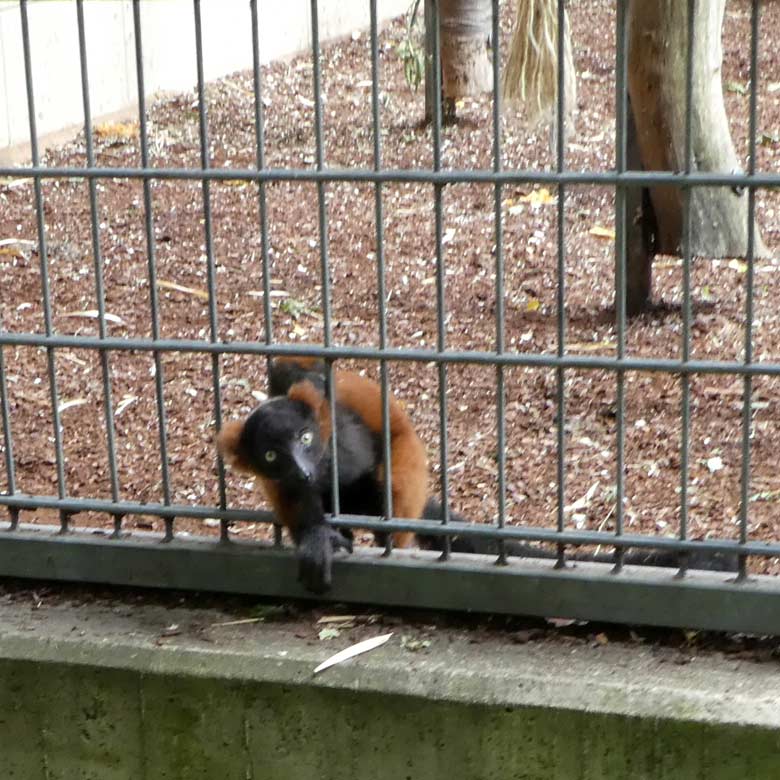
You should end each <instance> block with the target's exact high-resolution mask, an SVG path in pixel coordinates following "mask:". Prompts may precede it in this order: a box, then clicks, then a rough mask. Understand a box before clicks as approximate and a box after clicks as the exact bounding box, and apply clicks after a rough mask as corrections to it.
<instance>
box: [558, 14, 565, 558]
mask: <svg viewBox="0 0 780 780" xmlns="http://www.w3.org/2000/svg"><path fill="white" fill-rule="evenodd" d="M565 25H566V10H565V6H564V4H563V0H558V107H557V110H558V121H557V123H556V131H557V137H556V139H555V140H556V166H555V167H556V171H557V172H558V173H563V165H564V142H565V138H566V134H565V130H566V110H565V106H566V95H565V91H564V90H565V88H566V73H565V72H564V68H565V66H566V57H565V46H564V43H565V40H564V33H565ZM565 200H566V188H565V186H564V185H563V184H558V236H557V238H558V274H557V275H558V291H557V302H556V305H557V308H558V351H557V354H558V357H560V358H562V357H563V356H564V355H565V354H566V250H565V248H564V240H565V237H564V225H565V218H566V213H565V209H564V204H565ZM555 378H556V385H557V402H558V430H557V434H558V437H557V438H558V475H557V476H558V480H557V481H558V509H557V529H558V531H559V532H561V533H562V532H563V531H564V530H565V528H566V518H565V515H564V507H565V506H566V383H565V375H564V370H563V368H562V367H561V366H558V368H556V370H555ZM555 565H556V566H557V567H558V568H562V567H564V566H565V565H566V546H565V545H563V544H559V545H558V546H557V560H556V563H555Z"/></svg>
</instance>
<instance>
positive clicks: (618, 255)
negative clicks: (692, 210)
mask: <svg viewBox="0 0 780 780" xmlns="http://www.w3.org/2000/svg"><path fill="white" fill-rule="evenodd" d="M616 50H617V62H616V73H615V76H616V92H617V100H616V112H617V113H616V117H615V118H616V122H615V130H616V139H615V143H616V150H615V152H616V154H615V158H616V167H617V171H618V173H623V172H624V171H625V170H626V159H627V154H626V141H627V138H626V128H627V117H628V96H627V92H626V8H625V3H618V4H617V41H616ZM615 310H616V313H617V337H618V339H617V341H618V343H617V356H618V359H619V360H622V359H623V358H624V357H625V353H626V191H625V188H624V187H623V186H621V185H618V186H617V188H616V190H615ZM616 406H617V417H616V421H617V425H616V438H617V442H616V459H617V468H616V473H615V488H616V489H615V501H616V502H617V505H616V507H615V536H618V537H619V536H622V535H623V522H624V506H623V504H624V496H625V445H626V432H625V422H626V421H625V415H626V399H625V372H624V371H623V370H618V372H617V393H616ZM623 557H624V551H623V548H622V547H619V548H616V550H615V572H619V571H620V570H621V569H622V567H623Z"/></svg>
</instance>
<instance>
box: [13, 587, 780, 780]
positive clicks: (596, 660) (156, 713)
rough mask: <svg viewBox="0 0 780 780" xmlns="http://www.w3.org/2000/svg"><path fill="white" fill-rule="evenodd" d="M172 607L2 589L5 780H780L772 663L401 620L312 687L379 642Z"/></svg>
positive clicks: (778, 698)
mask: <svg viewBox="0 0 780 780" xmlns="http://www.w3.org/2000/svg"><path fill="white" fill-rule="evenodd" d="M177 601H178V600H174V599H170V598H169V599H162V601H161V603H155V596H154V595H153V594H149V595H148V597H147V598H146V599H144V598H142V597H140V596H139V594H138V593H135V594H129V595H126V596H124V597H117V598H110V597H107V596H106V594H105V592H101V593H90V592H88V591H83V592H80V593H76V594H73V595H71V596H70V597H69V596H68V594H67V592H66V593H65V594H60V593H57V591H56V590H55V589H53V588H47V589H45V590H40V589H38V590H36V591H28V592H21V591H19V590H18V589H15V590H12V591H11V592H10V593H9V595H8V596H4V594H3V588H2V585H0V626H2V630H0V704H1V706H0V777H1V778H2V780H144V779H145V778H148V780H163V779H164V780H214V778H219V779H224V780H247V778H249V780H260V779H261V778H273V780H288V779H289V780H369V779H370V780H461V778H462V779H463V780H629V778H630V780H772V779H773V778H777V777H780V675H778V672H777V662H776V660H767V661H765V662H756V661H754V662H747V661H745V662H739V661H735V660H734V659H732V658H728V657H722V656H721V655H720V654H718V653H715V652H709V653H707V652H706V651H703V652H702V654H701V655H699V656H696V657H693V658H691V659H689V662H688V663H687V664H684V665H679V664H675V663H671V662H670V661H671V658H670V657H669V656H668V655H666V654H665V653H664V648H663V647H660V648H655V647H653V646H652V644H650V643H648V644H647V645H641V644H638V643H634V644H621V643H620V642H609V643H607V644H601V643H592V644H588V643H578V644H574V645H572V644H571V643H569V642H565V641H563V640H562V639H561V640H560V641H557V640H555V639H546V640H540V641H538V642H537V641H533V640H532V641H528V642H526V643H523V644H516V643H514V642H512V641H511V636H510V635H509V634H508V633H504V634H503V635H502V634H501V633H500V632H495V634H494V635H493V636H492V638H491V637H486V636H485V635H484V634H477V635H476V638H477V639H478V640H479V641H477V642H473V641H471V639H472V636H471V634H470V632H469V630H468V629H466V630H464V629H458V630H448V629H447V628H445V627H443V626H439V627H438V628H435V629H431V628H428V629H423V630H424V631H426V634H425V635H426V636H427V642H428V645H427V647H426V648H425V650H424V651H419V652H410V651H409V649H407V648H405V647H404V643H403V642H402V636H403V635H405V634H409V635H411V636H412V637H414V636H415V635H416V634H419V632H420V631H421V628H420V626H419V624H418V625H404V624H403V623H400V624H399V620H398V618H397V617H396V619H395V624H394V626H393V630H394V632H395V633H394V635H393V636H392V637H391V638H390V640H389V641H388V642H387V643H386V644H385V645H383V646H382V647H381V648H380V649H378V650H375V651H373V652H370V653H368V654H366V655H364V656H361V657H360V658H357V659H353V660H351V661H349V662H347V663H345V664H342V665H338V666H335V667H333V668H331V669H328V670H327V671H325V672H323V673H322V674H319V675H317V676H313V675H312V670H313V669H314V667H315V666H316V665H317V664H318V663H319V662H321V661H322V660H324V659H325V658H326V657H328V656H329V655H331V654H332V653H334V652H335V651H337V650H340V649H342V648H343V647H345V646H347V645H349V644H350V643H351V642H354V641H357V640H358V639H359V638H364V637H365V634H366V633H384V632H386V631H388V630H389V629H388V628H387V627H386V626H384V627H383V626H381V625H376V626H373V627H371V628H368V629H365V630H364V631H363V632H361V633H356V634H354V635H352V634H351V630H350V629H343V630H342V634H341V636H339V637H338V638H337V639H335V640H331V641H318V640H317V632H318V631H319V629H320V628H321V625H319V624H317V622H316V621H317V617H318V615H319V614H321V612H318V611H316V610H312V611H310V612H302V613H301V612H299V613H296V617H295V619H294V620H293V621H290V622H289V624H288V623H286V622H285V620H286V619H285V618H279V617H277V618H276V619H275V620H273V621H272V622H268V623H263V622H251V621H250V622H243V623H238V624H236V623H232V625H231V621H234V620H235V619H236V618H237V617H241V616H243V615H245V614H246V613H245V610H246V607H247V605H246V604H245V605H244V606H243V607H242V608H241V609H240V610H239V611H238V612H235V611H233V612H229V611H228V612H226V611H224V610H222V609H219V608H215V607H214V606H211V605H208V604H206V605H205V606H204V605H202V604H199V603H198V601H197V600H196V599H195V598H193V597H190V598H189V599H188V602H189V603H188V604H187V605H185V606H182V605H180V604H178V603H177ZM181 601H184V599H181ZM269 621H270V618H269ZM357 631H358V632H360V629H357Z"/></svg>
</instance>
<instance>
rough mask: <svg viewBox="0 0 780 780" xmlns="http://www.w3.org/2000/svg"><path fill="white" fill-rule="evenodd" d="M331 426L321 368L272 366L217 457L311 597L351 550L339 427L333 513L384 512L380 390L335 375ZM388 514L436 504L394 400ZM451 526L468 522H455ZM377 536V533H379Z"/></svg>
mask: <svg viewBox="0 0 780 780" xmlns="http://www.w3.org/2000/svg"><path fill="white" fill-rule="evenodd" d="M334 385H335V388H334V389H335V394H336V404H335V408H336V419H335V421H334V420H333V419H331V406H330V399H329V398H328V396H327V395H326V366H325V363H324V362H323V361H321V360H317V359H314V358H303V357H294V358H277V359H275V360H274V361H272V363H271V367H270V374H269V391H270V392H269V396H270V397H269V399H268V400H267V401H265V402H264V403H262V404H260V405H259V406H258V407H257V408H256V409H254V411H252V412H251V414H250V415H249V417H247V418H246V420H244V421H239V420H234V421H231V422H228V423H226V424H225V425H224V426H223V427H222V430H221V431H220V432H219V434H218V437H217V444H218V447H219V451H220V453H221V454H222V457H223V458H224V460H225V461H226V462H227V463H228V464H229V465H231V466H232V467H233V468H235V469H237V470H239V471H242V472H245V473H248V474H252V475H254V476H256V477H257V478H258V479H259V481H260V485H261V488H262V490H263V493H264V494H265V497H266V499H267V500H268V502H269V503H270V504H271V507H272V509H273V511H274V513H275V515H276V517H277V518H278V519H279V520H280V521H281V522H282V524H283V525H284V526H285V527H286V528H287V530H288V532H289V533H290V535H291V536H292V539H293V541H294V543H295V545H296V547H297V551H298V560H299V579H300V580H301V582H302V583H303V584H304V586H305V587H306V588H308V589H309V590H311V591H313V592H315V593H322V592H324V591H326V590H327V589H328V588H329V587H330V584H331V563H332V559H333V553H334V552H335V551H336V550H339V549H345V550H348V551H350V552H351V551H352V539H351V534H349V532H347V533H348V535H345V534H344V533H342V532H341V531H339V530H338V529H337V528H334V527H332V526H331V525H329V524H328V523H327V521H326V519H325V516H326V515H327V514H328V513H330V512H331V511H332V508H333V496H332V493H331V489H332V464H333V460H332V455H331V437H332V431H333V428H334V425H335V427H336V442H337V464H338V487H339V508H340V511H341V512H342V513H343V514H350V515H365V516H382V515H383V514H384V488H385V469H384V464H383V458H382V451H383V448H382V391H381V387H380V386H379V385H378V384H377V383H376V382H374V381H373V380H371V379H368V378H366V377H362V376H360V375H358V374H354V373H352V372H349V371H338V370H337V371H334ZM389 409H390V414H389V428H390V453H391V463H390V472H391V482H392V499H393V514H394V515H395V516H396V517H402V518H407V519H413V520H416V519H420V518H425V519H428V520H438V519H440V517H441V505H440V504H439V502H438V501H436V500H435V499H433V498H430V497H429V493H428V488H429V484H428V483H429V471H428V459H427V457H426V453H425V445H424V444H423V442H422V441H421V439H420V437H419V436H418V435H417V432H416V431H415V429H414V427H413V425H412V422H411V420H410V419H409V416H408V415H407V414H406V412H405V411H404V409H403V407H402V406H401V405H400V403H399V402H398V401H397V400H396V399H395V398H392V397H391V398H390V399H389ZM452 517H453V519H454V520H457V521H460V522H465V521H464V519H463V518H461V517H459V516H457V515H452ZM375 536H377V537H378V538H380V540H381V537H379V535H375ZM393 541H394V543H395V545H396V546H397V547H409V546H410V545H412V544H414V542H415V534H413V533H411V532H400V533H395V534H393ZM416 541H417V542H418V543H420V545H421V546H424V547H426V548H433V549H439V550H441V549H442V545H443V540H442V537H440V536H420V535H418V536H417V539H416ZM451 549H452V550H453V551H454V552H465V553H483V554H496V553H497V551H498V543H497V542H495V541H494V540H492V539H485V538H482V537H474V536H469V537H458V536H454V537H453V538H452V539H451ZM504 551H505V552H506V553H507V554H509V555H514V556H520V557H531V558H551V557H555V555H554V553H552V552H551V551H548V550H545V549H542V548H538V547H535V546H532V545H528V544H523V543H519V542H514V541H510V542H505V544H504ZM569 557H570V559H572V560H587V561H605V562H610V561H611V560H612V558H611V557H610V556H609V555H591V554H578V553H575V554H574V555H571V556H569ZM624 562H625V563H629V564H645V565H652V566H678V565H679V557H678V555H676V554H675V553H672V552H665V551H661V552H656V551H641V550H639V551H631V552H629V553H627V554H626V555H625V556H624ZM687 565H688V566H689V567H690V568H700V569H711V570H721V571H734V570H736V566H737V561H736V556H733V555H729V554H725V553H719V552H711V551H702V552H701V553H696V554H695V555H694V554H690V555H689V556H688V561H687Z"/></svg>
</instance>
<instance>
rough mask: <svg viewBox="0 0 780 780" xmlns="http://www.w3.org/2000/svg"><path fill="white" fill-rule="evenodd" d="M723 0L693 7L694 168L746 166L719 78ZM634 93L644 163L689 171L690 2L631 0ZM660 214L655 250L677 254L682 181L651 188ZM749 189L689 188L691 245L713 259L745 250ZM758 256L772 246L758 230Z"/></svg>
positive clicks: (701, 0) (631, 82) (701, 1)
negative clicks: (735, 141) (733, 134)
mask: <svg viewBox="0 0 780 780" xmlns="http://www.w3.org/2000/svg"><path fill="white" fill-rule="evenodd" d="M724 9H725V0H697V1H696V2H695V5H694V19H693V24H694V33H695V35H694V40H695V46H694V51H693V52H692V53H691V56H692V57H693V84H692V95H691V98H692V99H691V104H692V115H691V139H692V159H691V170H692V171H710V172H735V171H739V170H740V169H741V166H740V163H739V160H738V159H737V155H736V152H735V150H734V144H733V143H732V140H731V133H730V131H729V124H728V117H727V116H726V109H725V106H724V103H723V87H722V82H721V63H722V60H723V52H722V46H721V27H722V24H723V14H724ZM627 23H628V39H629V43H628V91H629V96H630V99H631V104H632V107H633V112H634V118H635V121H636V131H637V136H636V140H637V144H638V148H639V153H640V156H641V161H642V167H643V168H644V169H645V170H648V171H654V170H660V171H682V170H684V169H685V162H686V161H685V134H686V116H685V113H686V94H685V92H686V83H685V82H686V61H687V40H688V4H687V3H685V2H681V0H653V2H644V0H630V2H629V6H628V18H627ZM650 198H651V201H652V206H653V211H654V212H655V217H656V220H657V236H656V248H657V251H659V252H663V253H671V254H678V253H679V252H680V251H681V245H682V225H683V193H682V188H680V187H677V186H665V187H660V186H659V187H653V188H651V190H650ZM747 202H748V199H747V195H746V193H745V192H744V191H743V190H741V189H740V190H735V189H733V188H730V187H695V188H692V190H691V223H690V228H691V232H690V236H691V249H692V252H693V254H697V255H704V256H707V257H744V256H745V255H746V254H747V243H748V214H747ZM755 237H756V242H755V250H756V251H755V253H756V255H766V254H767V250H766V247H765V246H764V243H763V241H762V239H761V236H760V234H759V233H758V228H756V233H755Z"/></svg>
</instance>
